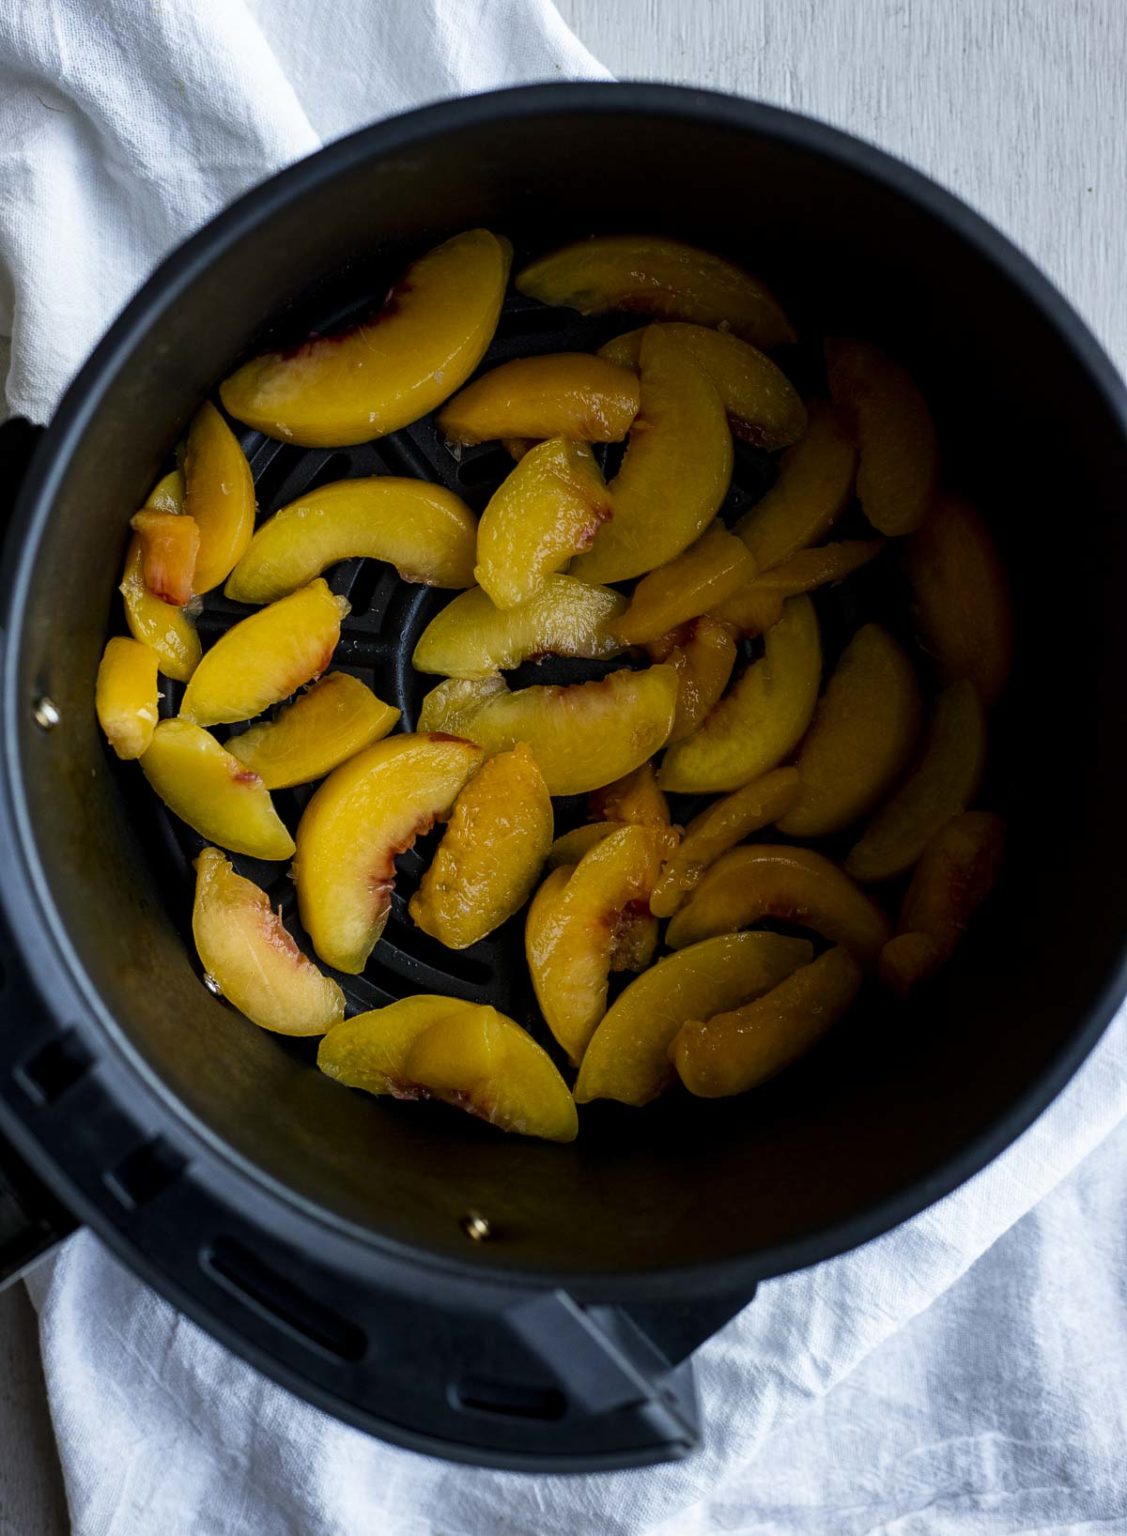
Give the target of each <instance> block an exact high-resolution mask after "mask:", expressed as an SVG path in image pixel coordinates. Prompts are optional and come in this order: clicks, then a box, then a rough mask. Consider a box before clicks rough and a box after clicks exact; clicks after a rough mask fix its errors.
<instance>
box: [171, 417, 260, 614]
mask: <svg viewBox="0 0 1127 1536" xmlns="http://www.w3.org/2000/svg"><path fill="white" fill-rule="evenodd" d="M184 511H185V512H186V513H187V514H188V516H189V517H190V518H191V519H192V520H193V522H194V523H195V524H196V527H197V528H198V530H199V547H198V549H197V551H196V563H195V569H194V571H193V574H192V590H193V591H194V592H198V593H200V594H201V595H202V594H203V593H204V592H210V591H211V589H212V588H213V587H217V586H219V584H220V582H222V581H224V580H226V578H227V576H228V575H229V574H230V572H231V570H232V568H233V567H234V565H235V564H236V562H237V561H238V560H239V558H240V557H241V556H242V554H243V552H244V550H245V549H246V547H247V545H248V544H249V543H250V540H251V535H252V534H253V532H254V479H253V477H252V475H251V472H250V465H249V464H248V463H247V461H246V455H245V454H244V453H243V450H242V448H241V446H240V444H239V440H238V438H237V437H236V436H235V434H234V433H233V432H232V431H231V428H230V427H229V426H228V425H227V423H226V422H225V421H224V420H223V417H222V416H220V414H219V412H218V411H217V410H216V409H215V407H214V405H212V404H211V402H210V400H205V401H204V403H203V405H201V406H200V408H199V410H198V411H197V412H196V415H195V417H194V419H193V421H192V425H191V427H190V428H189V429H188V443H187V447H186V448H185V450H184Z"/></svg>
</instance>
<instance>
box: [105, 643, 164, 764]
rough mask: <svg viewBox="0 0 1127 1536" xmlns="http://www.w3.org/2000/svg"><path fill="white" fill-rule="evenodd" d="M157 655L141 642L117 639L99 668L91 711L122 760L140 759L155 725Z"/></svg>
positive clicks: (111, 644)
mask: <svg viewBox="0 0 1127 1536" xmlns="http://www.w3.org/2000/svg"><path fill="white" fill-rule="evenodd" d="M159 699H160V695H159V694H158V692H157V653H156V652H155V651H154V650H153V648H152V647H151V646H149V645H142V643H141V641H140V640H130V639H127V638H126V637H125V636H124V635H117V636H115V637H114V639H112V640H109V641H107V642H106V648H105V650H104V651H103V652H102V659H101V661H100V662H99V664H98V681H97V683H96V685H95V688H94V707H95V709H96V711H97V714H98V724H99V725H100V726H101V727H102V730H103V731H105V733H106V739H107V740H108V742H109V744H110V746H111V747H112V748H113V749H114V751H115V752H116V753H117V755H118V757H121V758H126V759H128V758H133V757H140V756H141V753H142V752H144V751H145V750H146V748H147V747H148V745H149V743H150V742H151V741H152V739H153V731H154V730H155V728H156V723H157V706H158V702H159Z"/></svg>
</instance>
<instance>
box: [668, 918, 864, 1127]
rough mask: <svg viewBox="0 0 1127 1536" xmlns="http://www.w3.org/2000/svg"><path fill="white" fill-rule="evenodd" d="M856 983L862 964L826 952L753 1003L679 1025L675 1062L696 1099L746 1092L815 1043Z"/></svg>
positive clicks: (843, 1006)
mask: <svg viewBox="0 0 1127 1536" xmlns="http://www.w3.org/2000/svg"><path fill="white" fill-rule="evenodd" d="M860 987H861V968H860V966H859V965H858V964H857V962H856V960H854V959H853V957H852V955H850V953H849V951H848V950H846V949H841V948H838V949H830V950H827V951H826V953H825V954H824V955H820V956H819V957H818V959H817V960H815V961H813V962H812V963H811V964H810V965H804V966H802V967H801V968H800V969H799V970H797V971H794V972H792V974H791V975H790V976H788V977H787V978H786V980H785V981H781V982H780V983H779V985H778V986H777V987H773V988H772V989H771V991H770V992H767V993H765V994H764V996H762V997H760V998H757V999H756V1000H755V1002H752V1003H747V1004H746V1005H745V1006H744V1007H742V1008H737V1009H734V1010H732V1011H731V1012H726V1013H716V1014H713V1016H712V1017H711V1018H710V1019H698V1020H694V1021H693V1022H692V1023H689V1024H685V1025H683V1026H682V1028H681V1030H680V1032H679V1033H678V1035H677V1037H676V1039H675V1040H674V1041H673V1045H672V1047H671V1054H672V1057H673V1064H674V1066H675V1067H676V1068H677V1072H678V1075H679V1076H680V1078H681V1081H682V1082H683V1083H684V1085H685V1087H686V1088H687V1089H688V1090H689V1092H690V1093H694V1094H696V1095H697V1097H698V1098H702V1099H721V1098H727V1097H729V1096H730V1095H732V1094H735V1093H746V1092H747V1090H748V1089H749V1088H755V1087H756V1086H757V1085H758V1084H759V1083H762V1082H765V1081H766V1080H767V1078H769V1077H774V1076H775V1074H776V1073H777V1072H781V1071H782V1070H783V1068H784V1067H789V1066H790V1065H791V1064H792V1063H793V1062H795V1061H797V1060H798V1058H799V1057H800V1056H804V1055H805V1054H806V1052H807V1051H808V1050H809V1049H810V1048H811V1046H813V1045H816V1044H817V1042H818V1041H819V1040H820V1039H821V1038H822V1036H823V1035H824V1034H826V1033H827V1032H828V1031H829V1030H830V1029H831V1028H832V1026H833V1025H834V1024H836V1023H837V1021H838V1019H840V1018H841V1016H842V1014H843V1013H845V1011H846V1010H847V1009H848V1008H849V1006H850V1004H851V1003H852V1002H853V999H854V998H855V997H856V996H857V993H858V991H859V990H860Z"/></svg>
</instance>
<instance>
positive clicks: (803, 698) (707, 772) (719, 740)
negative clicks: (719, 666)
mask: <svg viewBox="0 0 1127 1536" xmlns="http://www.w3.org/2000/svg"><path fill="white" fill-rule="evenodd" d="M765 644H766V651H765V654H764V655H763V657H762V658H761V659H760V660H759V661H757V662H754V663H753V664H752V665H751V666H750V667H748V668H747V670H746V671H745V672H744V674H743V676H742V677H740V678H739V679H738V680H737V682H736V684H735V686H734V687H733V688H732V689H731V690H730V691H729V693H728V694H727V695H726V696H725V697H724V698H722V699H721V700H720V702H719V704H717V706H716V707H715V709H714V710H713V711H712V712H711V714H709V715H707V716H706V717H705V719H704V721H703V722H702V724H700V725H699V726H698V727H697V729H696V730H695V731H694V732H693V733H692V735H691V736H686V737H685V739H684V740H683V741H678V742H674V744H673V745H672V746H671V747H670V748H669V750H668V751H667V752H666V754H665V760H664V762H663V763H662V765H661V772H660V773H659V775H658V782H659V783H660V784H661V787H662V788H663V789H667V790H679V791H682V792H686V793H707V792H709V791H714V790H728V789H738V788H739V787H740V786H741V785H742V784H747V783H749V782H750V781H751V780H752V779H757V778H758V777H759V775H760V774H762V773H766V772H767V770H768V768H774V767H775V765H776V764H777V763H779V762H781V761H782V759H783V758H784V757H786V755H787V753H788V752H791V751H793V749H794V748H795V747H796V746H797V745H798V743H799V742H800V741H801V739H802V737H803V735H804V734H805V732H806V727H807V726H808V725H809V724H810V717H811V716H812V715H813V713H814V706H815V704H816V703H817V701H818V684H819V682H820V681H821V675H822V646H821V641H820V639H819V635H818V620H817V618H816V617H815V614H814V607H813V604H812V603H811V601H810V599H809V598H808V597H791V598H788V599H787V601H786V603H785V605H784V608H783V616H782V618H781V619H780V620H779V622H778V623H777V624H775V625H774V626H773V627H772V628H771V629H769V630H768V631H767V634H766V639H765Z"/></svg>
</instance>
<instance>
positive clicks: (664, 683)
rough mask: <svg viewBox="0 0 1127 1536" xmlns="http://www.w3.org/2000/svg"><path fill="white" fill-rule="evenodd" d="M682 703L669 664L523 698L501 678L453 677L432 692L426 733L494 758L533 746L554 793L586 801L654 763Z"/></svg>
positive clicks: (423, 725)
mask: <svg viewBox="0 0 1127 1536" xmlns="http://www.w3.org/2000/svg"><path fill="white" fill-rule="evenodd" d="M676 702H677V674H676V673H675V672H674V670H673V668H672V667H663V666H658V667H649V668H647V669H646V670H645V671H644V672H631V671H629V670H628V669H626V668H623V669H622V670H621V671H619V672H612V673H611V674H610V676H609V677H605V678H602V679H601V680H600V681H598V682H593V683H571V684H568V685H566V686H563V687H549V686H546V685H543V684H537V685H535V686H534V687H531V688H521V689H518V690H517V691H516V692H510V691H509V689H508V688H507V687H506V686H505V684H504V681H503V680H502V679H500V678H493V679H490V678H485V679H478V680H473V681H470V682H467V681H463V680H461V679H458V678H453V679H451V680H450V681H449V682H446V683H439V685H438V687H437V688H433V689H432V690H431V691H430V693H428V694H427V696H426V698H425V699H424V700H423V707H422V710H421V712H420V715H419V729H420V730H424V731H448V732H450V733H451V734H457V735H462V736H466V737H468V738H469V739H470V740H471V741H476V742H477V743H478V745H479V746H481V747H484V748H485V750H486V751H487V752H489V753H493V752H504V751H507V750H508V749H509V748H510V747H515V746H516V744H517V742H518V741H526V742H528V744H529V746H530V747H531V748H532V751H533V753H534V754H535V757H536V761H537V762H538V763H539V765H540V771H541V773H542V774H543V775H544V781H545V783H546V784H547V786H548V792H549V794H552V795H581V794H586V793H587V792H588V791H589V790H592V789H599V788H600V787H601V786H602V785H603V784H609V783H610V782H611V780H612V779H620V778H621V777H622V776H623V774H626V773H629V772H630V771H631V769H633V768H637V767H638V765H639V764H640V763H644V762H645V760H646V759H647V758H648V757H652V755H653V754H654V753H655V752H656V751H657V750H658V749H659V748H660V747H661V746H662V745H663V744H664V743H665V741H666V740H667V739H668V737H669V731H670V728H671V726H672V724H673V713H674V709H675V708H676Z"/></svg>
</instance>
